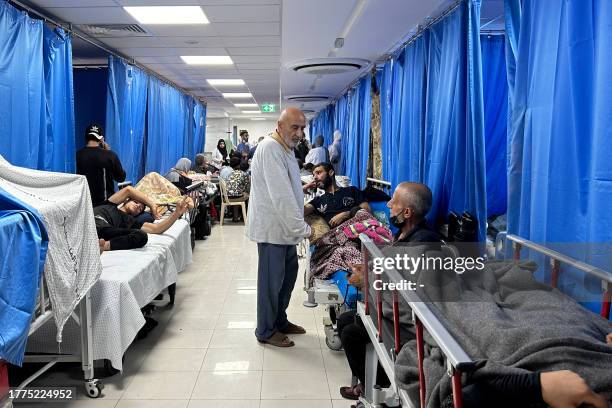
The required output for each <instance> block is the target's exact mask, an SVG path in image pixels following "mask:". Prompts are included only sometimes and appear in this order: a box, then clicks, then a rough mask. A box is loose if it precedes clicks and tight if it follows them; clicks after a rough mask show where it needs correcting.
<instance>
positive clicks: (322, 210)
mask: <svg viewBox="0 0 612 408" xmlns="http://www.w3.org/2000/svg"><path fill="white" fill-rule="evenodd" d="M312 174H313V175H314V181H313V182H312V183H310V184H307V185H305V186H304V191H306V190H308V189H312V188H314V187H317V188H320V189H323V190H325V194H323V195H320V196H318V197H315V198H314V199H313V200H312V201H310V202H309V203H307V204H305V205H304V216H307V215H310V214H312V213H317V214H319V215H320V216H322V217H323V218H324V219H325V221H326V222H327V223H328V224H329V226H330V227H332V228H333V227H337V226H338V225H340V224H342V223H343V222H344V221H346V220H348V219H350V218H351V216H354V215H355V213H356V212H357V210H359V209H364V210H366V211H367V212H371V210H370V205H369V204H368V203H367V202H366V200H365V197H364V196H363V193H362V192H361V190H359V189H358V188H357V187H354V186H351V187H339V186H338V185H337V184H336V172H335V170H334V166H333V165H331V164H330V163H320V164H318V165H316V166H314V168H313V173H312Z"/></svg>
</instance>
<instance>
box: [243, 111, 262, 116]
mask: <svg viewBox="0 0 612 408" xmlns="http://www.w3.org/2000/svg"><path fill="white" fill-rule="evenodd" d="M242 113H244V114H247V115H250V114H251V113H261V112H260V111H256V110H249V111H242Z"/></svg>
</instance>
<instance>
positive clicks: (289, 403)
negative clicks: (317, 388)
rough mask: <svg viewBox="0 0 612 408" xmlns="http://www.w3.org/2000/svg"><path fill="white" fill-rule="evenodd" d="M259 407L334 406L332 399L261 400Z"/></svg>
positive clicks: (297, 407)
mask: <svg viewBox="0 0 612 408" xmlns="http://www.w3.org/2000/svg"><path fill="white" fill-rule="evenodd" d="M259 408H332V404H331V401H330V400H301V401H300V400H261V405H260V406H259Z"/></svg>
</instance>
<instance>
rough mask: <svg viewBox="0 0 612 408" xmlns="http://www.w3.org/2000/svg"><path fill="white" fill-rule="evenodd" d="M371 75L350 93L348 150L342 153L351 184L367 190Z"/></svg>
mask: <svg viewBox="0 0 612 408" xmlns="http://www.w3.org/2000/svg"><path fill="white" fill-rule="evenodd" d="M370 80H371V79H370V75H367V76H366V77H364V78H363V79H361V80H360V81H359V83H358V84H357V85H356V86H355V87H354V88H353V89H351V90H350V91H349V95H348V126H347V133H346V134H343V138H346V139H347V141H346V150H344V151H343V152H342V154H344V155H345V160H346V175H347V176H349V177H350V179H351V183H352V184H353V185H354V186H357V187H359V188H365V185H366V176H367V168H368V159H369V153H370V124H371V117H370V116H371V113H372V99H371V94H370V88H371V85H370Z"/></svg>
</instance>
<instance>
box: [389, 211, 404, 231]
mask: <svg viewBox="0 0 612 408" xmlns="http://www.w3.org/2000/svg"><path fill="white" fill-rule="evenodd" d="M398 218H399V214H398V215H394V216H392V217H391V218H389V222H390V223H391V225H393V226H394V227H395V228H402V227H403V226H404V224H406V219H405V218H404V220H403V221H398Z"/></svg>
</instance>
